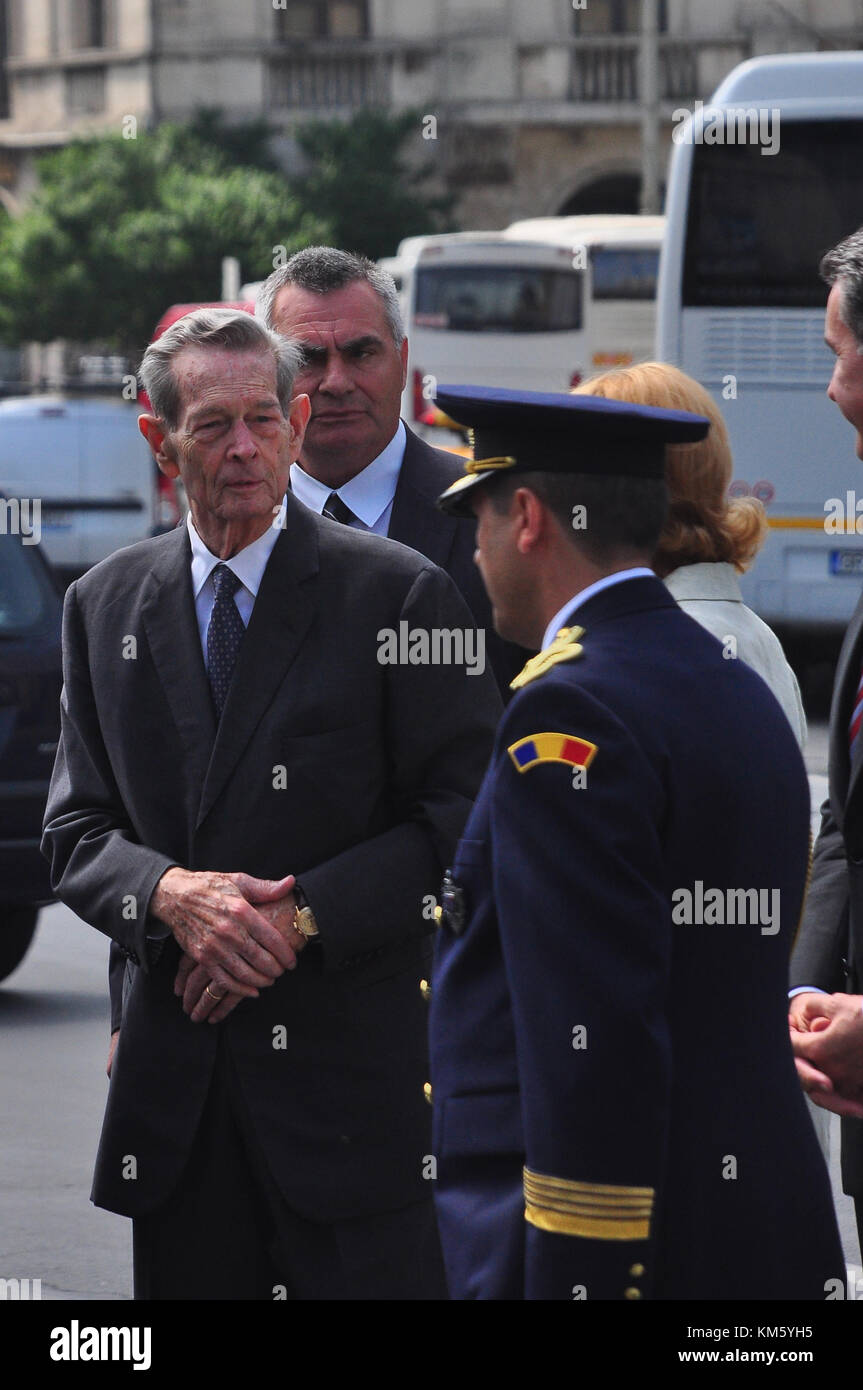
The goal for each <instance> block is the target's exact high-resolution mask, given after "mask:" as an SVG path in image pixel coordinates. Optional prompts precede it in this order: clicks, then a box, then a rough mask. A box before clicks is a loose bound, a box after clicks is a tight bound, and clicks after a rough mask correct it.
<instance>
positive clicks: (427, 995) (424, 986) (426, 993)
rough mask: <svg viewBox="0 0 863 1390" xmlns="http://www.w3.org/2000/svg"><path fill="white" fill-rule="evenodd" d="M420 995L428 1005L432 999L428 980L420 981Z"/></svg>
mask: <svg viewBox="0 0 863 1390" xmlns="http://www.w3.org/2000/svg"><path fill="white" fill-rule="evenodd" d="M420 994H421V995H422V997H423V999H424V1000H425V1001H426V1003H428V1002H429V1000H430V999H431V985H430V984H429V982H428V980H420Z"/></svg>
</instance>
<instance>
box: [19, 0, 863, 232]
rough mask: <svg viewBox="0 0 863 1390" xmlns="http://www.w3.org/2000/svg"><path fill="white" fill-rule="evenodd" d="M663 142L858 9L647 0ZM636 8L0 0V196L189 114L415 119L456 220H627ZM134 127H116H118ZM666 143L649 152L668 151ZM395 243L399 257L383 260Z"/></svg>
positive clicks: (634, 167)
mask: <svg viewBox="0 0 863 1390" xmlns="http://www.w3.org/2000/svg"><path fill="white" fill-rule="evenodd" d="M658 10H659V16H658V18H659V29H660V37H659V45H658V47H659V96H660V115H661V119H662V123H663V124H662V131H663V136H662V138H663V141H664V143H665V145H666V146H667V145H669V144H670V131H671V116H672V112H673V111H674V110H675V109H678V108H680V107H681V106H686V105H691V104H692V102H693V101H694V100H695V99H696V98H699V97H700V98H702V99H707V98H708V97H709V95H710V93H711V91H712V90H713V89H714V87H715V86H716V85H717V83H718V82H719V80H720V79H721V78H722V77H723V76H724V75H725V74H726V73H727V72H728V71H729V70H730V69H731V68H732V67H733V66H734V65H735V64H736V63H738V62H740V61H741V60H742V59H744V58H747V57H752V56H755V55H757V54H762V53H769V52H785V51H789V50H794V49H797V50H807V49H828V48H857V47H860V46H861V44H863V0H782V3H778V0H776V3H774V0H659V5H658ZM640 12H641V0H530V3H529V4H525V3H523V0H244V2H243V3H239V4H238V3H237V2H236V0H0V42H2V54H0V199H2V200H4V201H5V202H6V203H7V205H9V206H11V207H12V208H14V206H15V204H16V201H17V200H19V199H20V198H21V197H22V196H26V193H27V190H28V187H29V185H30V181H31V179H32V172H31V171H32V161H33V156H34V154H36V153H38V152H40V151H41V150H44V149H47V148H51V147H52V146H55V145H57V144H61V143H63V142H64V141H66V140H68V139H69V138H70V136H73V135H81V134H86V133H88V132H94V131H105V130H111V129H116V130H118V131H119V130H121V129H122V128H123V123H124V122H127V123H128V121H129V120H130V118H131V119H133V120H134V121H135V122H137V123H138V124H139V125H143V127H144V128H146V127H148V126H150V125H152V124H154V123H157V122H159V121H161V120H165V119H183V118H185V117H187V116H189V115H190V114H191V113H192V112H193V111H194V110H195V109H196V108H198V107H201V106H219V107H221V108H222V109H223V110H224V111H225V112H226V114H227V116H228V117H229V118H235V119H242V118H248V117H252V116H260V115H261V114H264V115H266V116H267V118H268V119H269V120H271V121H272V122H273V123H274V124H275V125H276V126H277V127H279V129H280V130H281V131H282V132H283V134H284V139H283V140H282V141H281V142H280V148H281V150H282V151H283V155H284V160H285V164H286V167H288V168H290V167H291V161H292V159H293V158H295V157H296V156H295V151H294V147H293V146H292V142H291V131H292V129H293V128H294V127H295V126H296V124H297V123H299V122H301V121H303V120H306V119H309V118H321V117H327V116H333V117H342V118H345V117H348V116H350V115H351V113H352V112H354V111H356V110H357V109H358V108H360V107H361V106H364V105H381V106H384V107H387V108H391V109H405V108H412V109H415V110H417V111H418V113H420V114H421V115H422V116H423V117H433V118H434V120H433V121H429V120H427V119H426V120H424V121H422V122H420V121H419V120H418V124H417V140H416V149H415V151H414V153H415V156H416V158H417V160H418V161H419V160H423V161H424V162H425V163H429V161H431V164H432V167H433V169H434V171H435V176H436V179H437V180H439V184H440V186H441V187H444V188H446V189H448V190H449V191H451V192H452V193H453V194H455V197H456V203H455V216H456V219H457V221H458V223H459V224H460V225H461V226H464V227H469V228H490V227H497V226H503V225H505V224H506V223H508V222H509V221H511V220H513V219H514V218H516V217H522V216H526V215H540V214H554V213H560V212H591V211H636V210H637V207H638V190H639V180H640V165H641V134H640V106H639V86H640V71H639V44H640V40H639V24H640ZM127 128H128V127H127ZM665 153H667V149H664V150H662V151H661V154H660V158H661V160H662V159H663V158H664V155H665ZM393 249H394V248H393Z"/></svg>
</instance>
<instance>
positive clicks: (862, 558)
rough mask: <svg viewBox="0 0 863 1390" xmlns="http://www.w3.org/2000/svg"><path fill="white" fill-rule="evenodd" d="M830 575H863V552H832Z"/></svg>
mask: <svg viewBox="0 0 863 1390" xmlns="http://www.w3.org/2000/svg"><path fill="white" fill-rule="evenodd" d="M830 573H831V574H852V575H855V576H857V577H859V576H860V575H863V550H831V551H830Z"/></svg>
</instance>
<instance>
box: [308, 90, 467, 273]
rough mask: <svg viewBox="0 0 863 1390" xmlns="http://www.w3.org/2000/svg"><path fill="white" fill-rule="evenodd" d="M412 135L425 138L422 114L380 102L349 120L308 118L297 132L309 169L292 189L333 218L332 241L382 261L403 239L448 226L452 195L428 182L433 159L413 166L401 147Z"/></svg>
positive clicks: (326, 217)
mask: <svg viewBox="0 0 863 1390" xmlns="http://www.w3.org/2000/svg"><path fill="white" fill-rule="evenodd" d="M410 136H413V138H414V140H415V141H422V116H421V115H420V114H419V113H418V112H416V111H405V112H401V113H399V114H398V115H390V114H388V113H387V112H384V111H380V110H378V109H377V108H367V109H365V110H362V111H359V112H358V113H357V115H356V116H354V117H353V119H352V120H351V121H348V122H345V121H309V122H307V123H306V124H305V125H303V126H301V127H300V128H299V129H298V130H297V132H296V138H297V143H298V144H299V146H300V149H301V150H302V152H303V154H304V155H305V157H306V160H307V163H308V171H307V172H306V173H305V174H304V175H303V176H301V177H300V178H298V179H296V180H295V181H294V184H293V187H294V190H295V192H296V194H297V197H298V198H299V199H300V201H301V203H302V204H303V205H304V206H305V207H306V208H308V209H310V210H311V209H313V210H314V212H315V213H316V214H317V215H318V216H319V217H322V218H323V219H324V221H325V222H328V223H329V224H330V226H331V228H332V235H333V244H334V245H336V246H341V247H344V249H345V250H347V251H359V252H362V254H363V255H366V256H371V257H372V259H377V258H378V257H379V256H391V255H392V254H393V253H394V252H395V249H396V246H397V245H398V243H399V242H400V241H401V239H402V237H406V236H419V235H422V234H425V233H428V232H438V231H448V230H450V228H451V226H452V223H451V221H450V214H451V210H452V202H453V199H452V197H451V196H449V195H446V194H444V195H434V194H430V193H429V192H428V191H427V190H426V188H425V187H424V185H425V184H426V183H427V181H428V179H429V176H430V173H431V169H432V166H431V163H430V161H428V160H426V161H424V162H423V164H422V166H421V167H417V168H410V167H409V166H408V164H407V163H406V161H405V159H404V157H403V151H404V148H405V144H406V142H407V140H408V138H409V137H410Z"/></svg>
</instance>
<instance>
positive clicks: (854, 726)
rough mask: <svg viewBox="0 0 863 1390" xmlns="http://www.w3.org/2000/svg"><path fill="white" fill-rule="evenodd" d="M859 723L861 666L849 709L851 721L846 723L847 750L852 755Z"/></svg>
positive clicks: (861, 714)
mask: <svg viewBox="0 0 863 1390" xmlns="http://www.w3.org/2000/svg"><path fill="white" fill-rule="evenodd" d="M861 724H863V667H861V670H860V680H859V681H858V683H857V694H856V695H855V697H854V708H853V710H852V711H851V723H850V724H849V725H848V751H849V753H851V754H852V756H853V753H854V745H855V743H856V742H857V736H858V734H859V733H860V726H861Z"/></svg>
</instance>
